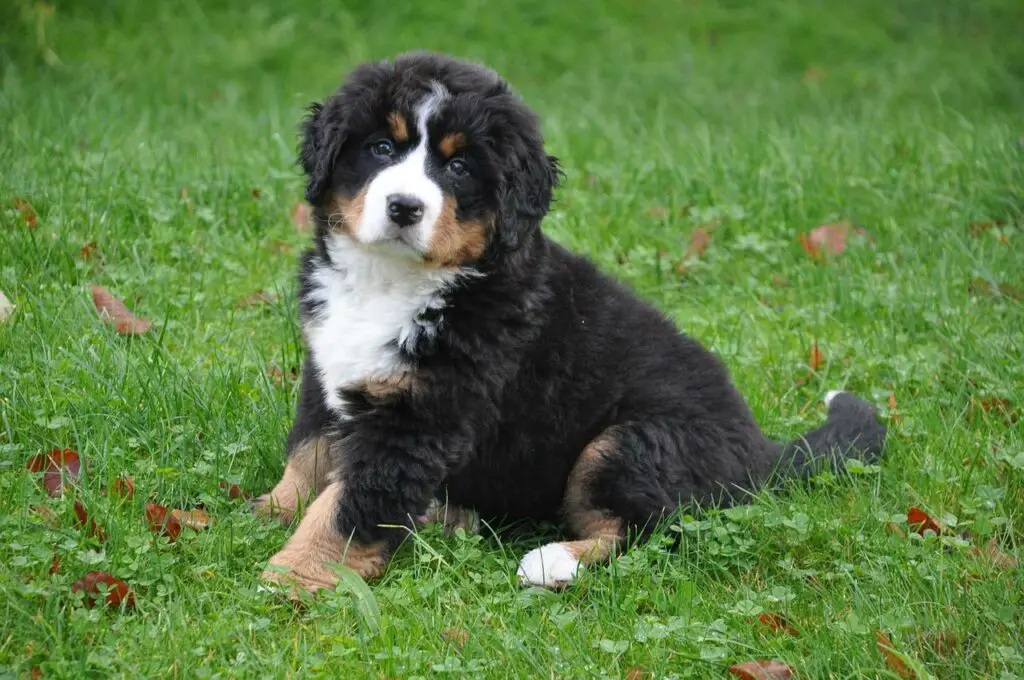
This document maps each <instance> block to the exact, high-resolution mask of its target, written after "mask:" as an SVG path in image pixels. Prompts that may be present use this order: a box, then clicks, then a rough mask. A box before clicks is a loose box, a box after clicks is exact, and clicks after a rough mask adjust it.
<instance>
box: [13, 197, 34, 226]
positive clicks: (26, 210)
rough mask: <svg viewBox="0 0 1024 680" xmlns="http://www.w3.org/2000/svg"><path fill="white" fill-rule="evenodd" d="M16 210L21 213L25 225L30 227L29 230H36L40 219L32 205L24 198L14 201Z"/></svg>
mask: <svg viewBox="0 0 1024 680" xmlns="http://www.w3.org/2000/svg"><path fill="white" fill-rule="evenodd" d="M14 208H15V210H17V211H18V212H19V213H21V219H22V220H24V222H25V224H26V225H28V228H29V229H35V228H36V225H37V224H38V223H39V218H38V217H37V216H36V211H35V209H34V208H33V207H32V204H31V203H29V202H28V201H26V200H25V199H23V198H16V199H14Z"/></svg>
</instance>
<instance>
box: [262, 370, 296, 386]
mask: <svg viewBox="0 0 1024 680" xmlns="http://www.w3.org/2000/svg"><path fill="white" fill-rule="evenodd" d="M267 375H269V376H270V379H271V380H273V381H274V382H276V383H277V384H278V385H284V384H285V383H287V382H295V381H296V380H298V379H299V374H298V372H297V371H296V370H295V369H294V368H290V369H288V370H287V371H282V370H281V369H280V368H278V367H277V366H271V367H270V368H269V369H268V370H267Z"/></svg>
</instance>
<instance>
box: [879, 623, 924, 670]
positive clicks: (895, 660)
mask: <svg viewBox="0 0 1024 680" xmlns="http://www.w3.org/2000/svg"><path fill="white" fill-rule="evenodd" d="M875 643H876V644H877V645H878V651H880V652H881V653H882V656H884V657H885V663H886V665H887V666H888V667H889V670H891V671H892V672H893V673H895V674H896V675H898V676H900V677H901V678H903V680H913V679H914V678H916V677H917V676H916V675H915V674H914V671H912V670H911V669H910V667H909V666H907V663H906V662H905V661H904V660H903V658H902V657H901V656H900V655H899V654H898V653H897V652H896V647H895V646H894V645H893V644H892V640H891V639H890V638H889V634H888V633H886V632H885V631H884V630H877V631H875Z"/></svg>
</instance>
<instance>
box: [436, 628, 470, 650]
mask: <svg viewBox="0 0 1024 680" xmlns="http://www.w3.org/2000/svg"><path fill="white" fill-rule="evenodd" d="M441 638H442V639H445V640H448V641H449V642H452V643H454V644H455V645H457V646H459V647H464V646H465V645H466V643H467V642H469V631H468V630H466V629H465V628H445V629H444V630H442V631H441Z"/></svg>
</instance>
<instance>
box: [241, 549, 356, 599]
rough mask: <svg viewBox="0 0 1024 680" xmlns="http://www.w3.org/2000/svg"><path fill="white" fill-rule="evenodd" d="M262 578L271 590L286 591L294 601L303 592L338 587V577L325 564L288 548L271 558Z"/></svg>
mask: <svg viewBox="0 0 1024 680" xmlns="http://www.w3.org/2000/svg"><path fill="white" fill-rule="evenodd" d="M260 578H261V580H262V581H263V582H264V583H265V584H267V585H269V586H270V587H271V588H280V589H282V590H284V592H285V594H287V595H288V596H289V597H291V598H292V599H296V598H298V596H299V594H300V593H301V592H302V591H305V592H307V593H315V592H317V591H318V590H320V589H322V588H327V589H333V588H334V587H335V586H337V585H338V576H337V575H336V574H335V573H334V572H333V571H331V569H330V568H329V567H328V566H327V565H326V564H325V563H324V562H321V561H319V560H317V559H315V558H314V559H309V556H308V555H303V554H300V553H299V552H298V551H295V550H289V549H288V548H287V547H285V549H284V550H282V551H281V552H279V553H277V554H276V555H274V556H273V557H271V558H270V562H268V563H267V568H266V569H265V570H264V571H263V575H262V576H261V577H260Z"/></svg>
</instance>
